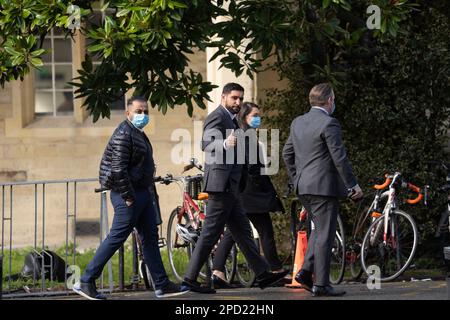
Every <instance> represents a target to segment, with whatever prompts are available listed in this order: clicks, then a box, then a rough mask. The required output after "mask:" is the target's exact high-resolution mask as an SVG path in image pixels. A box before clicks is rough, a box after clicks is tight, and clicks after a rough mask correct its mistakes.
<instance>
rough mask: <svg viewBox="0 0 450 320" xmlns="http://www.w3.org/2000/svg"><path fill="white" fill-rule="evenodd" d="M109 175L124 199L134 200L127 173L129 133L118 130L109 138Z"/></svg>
mask: <svg viewBox="0 0 450 320" xmlns="http://www.w3.org/2000/svg"><path fill="white" fill-rule="evenodd" d="M111 147H112V156H111V175H112V177H113V181H114V185H115V186H116V187H117V189H118V192H120V195H121V196H122V198H123V199H124V200H129V201H134V198H135V194H134V190H133V187H132V185H131V182H130V177H129V175H128V166H129V163H130V159H131V148H132V141H131V135H130V133H128V132H126V131H125V130H120V131H118V132H116V134H114V136H113V137H112V139H111Z"/></svg>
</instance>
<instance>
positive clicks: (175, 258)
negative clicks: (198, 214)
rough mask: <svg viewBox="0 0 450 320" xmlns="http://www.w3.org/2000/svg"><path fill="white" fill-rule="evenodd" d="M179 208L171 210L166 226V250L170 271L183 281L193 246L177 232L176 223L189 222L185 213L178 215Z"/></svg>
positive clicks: (184, 223)
mask: <svg viewBox="0 0 450 320" xmlns="http://www.w3.org/2000/svg"><path fill="white" fill-rule="evenodd" d="M178 212H179V208H176V209H174V210H173V211H172V213H171V214H170V217H169V224H168V226H167V252H168V255H169V263H170V267H171V268H172V272H173V274H174V276H175V278H176V279H177V280H178V281H180V282H181V281H183V278H184V273H185V272H186V269H187V266H188V264H189V259H190V258H191V254H192V250H193V246H192V244H191V243H190V242H187V241H184V240H183V239H181V237H179V236H178V234H177V224H183V225H186V224H187V223H188V222H189V217H188V215H187V214H183V215H181V216H180V215H179V214H178Z"/></svg>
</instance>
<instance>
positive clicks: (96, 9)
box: [86, 0, 126, 113]
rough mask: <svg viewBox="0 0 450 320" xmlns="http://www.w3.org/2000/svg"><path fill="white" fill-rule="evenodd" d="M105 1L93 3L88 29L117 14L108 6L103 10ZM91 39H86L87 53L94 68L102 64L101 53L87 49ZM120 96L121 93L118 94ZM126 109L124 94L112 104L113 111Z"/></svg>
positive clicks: (119, 111) (87, 24)
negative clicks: (106, 17)
mask: <svg viewBox="0 0 450 320" xmlns="http://www.w3.org/2000/svg"><path fill="white" fill-rule="evenodd" d="M104 3H105V1H104V0H102V1H98V2H95V3H93V4H92V9H93V13H92V14H91V15H90V16H89V19H88V20H87V23H86V29H87V30H89V29H90V28H91V27H92V26H95V25H96V26H101V25H103V23H104V21H105V16H107V15H108V16H113V15H114V14H115V12H116V11H115V10H114V9H111V8H108V9H106V10H105V11H101V8H102V7H103V6H104ZM90 42H91V41H90V40H89V39H86V53H87V54H89V55H90V56H91V59H92V64H93V66H94V68H95V67H96V66H98V65H100V60H101V59H100V58H101V57H100V54H99V52H98V51H97V52H95V53H91V52H88V51H87V46H88V45H89V44H90ZM118 96H120V95H118ZM125 109H126V104H125V95H122V98H120V99H119V100H117V101H115V102H114V103H113V104H112V105H111V113H123V111H124V110H125Z"/></svg>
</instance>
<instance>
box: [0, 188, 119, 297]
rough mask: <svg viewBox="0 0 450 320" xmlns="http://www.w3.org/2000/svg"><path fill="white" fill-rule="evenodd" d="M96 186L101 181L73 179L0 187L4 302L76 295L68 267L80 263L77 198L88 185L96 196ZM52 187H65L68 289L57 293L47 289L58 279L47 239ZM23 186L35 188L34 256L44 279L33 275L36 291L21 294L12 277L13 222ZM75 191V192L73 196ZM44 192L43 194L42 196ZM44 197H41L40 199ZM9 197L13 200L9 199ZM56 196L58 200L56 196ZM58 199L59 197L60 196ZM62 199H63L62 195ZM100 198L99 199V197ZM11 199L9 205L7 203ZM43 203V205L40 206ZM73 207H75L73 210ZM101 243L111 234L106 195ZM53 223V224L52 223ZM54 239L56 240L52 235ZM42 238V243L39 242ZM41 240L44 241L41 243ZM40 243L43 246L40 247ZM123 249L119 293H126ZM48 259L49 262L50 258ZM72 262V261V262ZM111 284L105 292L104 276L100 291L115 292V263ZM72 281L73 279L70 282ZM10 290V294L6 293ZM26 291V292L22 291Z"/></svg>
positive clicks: (0, 267) (0, 289) (0, 288)
mask: <svg viewBox="0 0 450 320" xmlns="http://www.w3.org/2000/svg"><path fill="white" fill-rule="evenodd" d="M94 183H97V184H98V179H70V180H45V181H31V182H11V183H0V190H1V207H0V208H1V213H2V220H1V221H2V223H1V226H2V229H1V230H2V235H1V252H0V299H1V298H2V297H3V298H14V297H23V296H30V295H38V296H43V295H61V294H69V293H71V292H72V291H71V290H70V289H71V288H69V287H70V285H69V286H68V272H67V267H68V266H69V265H73V266H77V261H76V253H77V232H76V222H77V204H78V201H79V200H80V199H79V195H78V194H77V191H78V188H79V186H80V185H82V186H85V185H88V184H92V188H91V189H88V190H89V191H90V190H92V194H90V192H89V194H90V196H94V195H93V194H94V189H95V185H94ZM49 185H60V186H64V185H65V234H64V235H65V238H64V241H65V259H64V261H65V266H64V267H65V272H64V289H62V290H61V288H59V289H57V290H50V291H49V288H47V284H46V280H48V279H49V278H50V280H53V279H54V271H55V270H53V259H54V257H53V256H52V255H51V254H49V252H48V249H47V239H46V223H47V220H46V219H47V217H46V215H47V213H48V212H47V207H46V199H47V192H46V187H48V186H49ZM22 186H32V187H33V186H34V217H33V218H34V222H33V225H34V242H33V250H32V252H33V254H34V255H35V256H36V257H38V260H37V261H40V270H41V272H40V279H38V278H37V277H36V276H35V272H33V285H32V289H29V288H28V289H29V290H27V291H26V292H20V293H18V292H17V291H14V290H12V289H11V288H12V286H11V283H12V281H13V280H14V279H13V277H12V276H13V275H12V274H11V273H12V260H13V259H12V254H13V249H14V245H13V241H14V237H13V234H14V230H13V221H14V219H15V218H16V217H15V216H14V210H15V209H16V207H20V205H21V204H22V203H21V204H16V206H14V200H15V194H14V192H15V191H16V190H17V189H19V188H20V187H22ZM70 189H72V192H70ZM39 191H40V192H39ZM39 193H40V195H39ZM8 194H9V197H7V196H8ZM53 196H55V195H54V194H53ZM56 196H57V197H58V198H61V197H59V194H58V195H56ZM61 196H62V195H61ZM26 197H27V199H30V195H27V196H26ZM95 197H97V196H95ZM7 198H9V201H7ZM39 201H40V202H41V203H39ZM7 202H9V208H8V209H9V210H7V206H6V204H7ZM71 204H72V206H71ZM39 209H40V211H41V218H40V221H38V216H39V214H38V213H39ZM99 213H100V217H99V222H100V235H99V237H100V242H101V241H102V240H103V239H104V238H105V237H106V235H107V234H108V229H109V227H108V212H107V201H106V192H102V193H101V194H100V210H99ZM6 222H8V223H9V229H8V231H7V232H6V230H5V223H6ZM38 222H40V223H41V224H42V226H41V229H40V230H38ZM52 222H53V221H52ZM70 222H72V223H73V228H72V235H71V236H69V235H70V232H69V224H70ZM38 231H39V232H40V233H41V235H40V237H38ZM5 235H6V237H7V239H8V240H9V241H8V244H6V245H5ZM52 236H55V235H54V234H52ZM39 238H40V239H39ZM39 240H40V241H39ZM69 241H72V247H70V243H69ZM30 242H31V241H30ZM39 242H40V243H39ZM5 246H7V247H8V249H9V252H8V254H7V255H5ZM123 254H124V250H123V247H122V248H121V250H119V289H121V290H123V288H124V283H123V282H124V266H123V261H124V259H123ZM46 257H47V258H46ZM69 260H71V261H69ZM4 262H5V263H6V264H7V266H8V267H7V268H6V267H4ZM6 269H7V270H8V274H7V275H6V277H5V275H4V274H3V273H4V272H5V270H6ZM107 270H108V284H109V289H104V281H103V274H102V277H101V279H100V290H99V291H109V292H111V291H113V290H114V285H113V274H112V264H111V261H109V262H108V267H107ZM38 280H40V281H39V282H40V285H37V281H38ZM69 280H70V279H69ZM6 288H7V290H5V289H6ZM18 291H23V288H22V289H20V290H18Z"/></svg>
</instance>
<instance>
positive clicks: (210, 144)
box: [182, 83, 286, 293]
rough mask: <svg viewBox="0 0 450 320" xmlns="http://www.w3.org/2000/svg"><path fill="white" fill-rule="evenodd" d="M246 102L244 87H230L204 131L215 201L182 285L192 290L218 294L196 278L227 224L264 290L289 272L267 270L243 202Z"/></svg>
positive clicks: (207, 182)
mask: <svg viewBox="0 0 450 320" xmlns="http://www.w3.org/2000/svg"><path fill="white" fill-rule="evenodd" d="M243 98H244V88H242V87H241V86H240V85H239V84H237V83H228V84H226V85H225V86H224V88H223V91H222V96H221V105H220V106H219V107H217V108H216V109H215V110H214V111H213V112H211V113H210V114H209V115H208V117H207V118H206V120H205V124H204V126H203V138H202V150H203V151H204V152H205V153H206V161H205V162H206V163H205V176H204V190H203V191H205V192H208V194H209V199H208V204H207V207H206V219H205V223H204V226H203V229H202V232H201V235H200V238H199V240H198V241H197V243H196V245H195V250H194V252H193V254H192V257H191V260H190V261H189V266H188V268H187V271H186V274H185V278H184V281H183V283H182V286H185V287H186V288H187V289H189V290H191V291H195V292H201V293H215V290H213V289H211V288H207V287H202V286H200V284H199V283H198V282H197V281H196V279H197V276H198V274H199V272H200V269H201V267H202V266H203V265H204V264H205V262H206V261H207V259H208V256H209V254H210V252H211V250H212V248H213V246H214V245H215V244H216V243H217V241H218V240H219V237H220V235H221V234H222V233H223V230H224V227H225V224H226V225H227V227H228V229H229V230H230V231H231V233H232V235H233V239H234V240H235V241H236V243H237V244H238V246H239V248H240V249H241V251H242V252H243V254H244V256H245V257H246V259H247V261H248V263H249V265H250V267H251V268H252V270H253V271H254V272H255V274H256V275H257V283H258V285H259V287H260V288H261V289H264V288H265V287H267V286H269V285H271V284H273V283H275V282H277V281H279V280H281V279H282V278H283V277H284V276H285V275H286V272H280V273H272V272H268V271H267V270H268V269H269V266H268V264H267V262H266V261H265V260H264V259H263V258H262V257H261V256H260V255H259V254H258V251H257V248H256V245H255V243H254V241H253V239H252V235H251V227H250V222H249V220H248V217H247V215H246V214H245V212H244V211H243V208H242V205H241V203H240V200H239V197H238V194H239V192H240V190H242V186H240V178H241V171H242V164H243V163H241V161H238V160H239V159H241V160H242V159H243V158H245V157H242V156H243V155H244V153H245V150H244V149H245V147H243V146H242V148H240V147H239V146H238V139H237V135H238V134H239V132H235V130H237V129H238V124H237V120H236V119H235V118H236V114H237V113H238V112H239V110H240V108H241V104H242V102H243ZM237 131H239V130H237Z"/></svg>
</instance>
